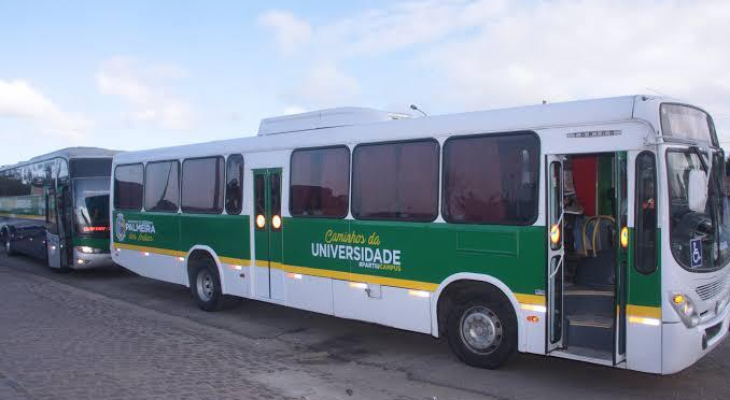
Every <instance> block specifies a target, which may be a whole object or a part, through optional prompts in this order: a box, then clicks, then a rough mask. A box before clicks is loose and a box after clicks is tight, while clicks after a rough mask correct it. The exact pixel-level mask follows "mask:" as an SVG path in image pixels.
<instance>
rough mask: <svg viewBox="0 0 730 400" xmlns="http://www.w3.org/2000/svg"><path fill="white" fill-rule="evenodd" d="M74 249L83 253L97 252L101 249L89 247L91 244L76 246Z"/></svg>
mask: <svg viewBox="0 0 730 400" xmlns="http://www.w3.org/2000/svg"><path fill="white" fill-rule="evenodd" d="M76 251H78V252H79V253H84V254H99V253H101V249H96V248H94V247H91V246H76Z"/></svg>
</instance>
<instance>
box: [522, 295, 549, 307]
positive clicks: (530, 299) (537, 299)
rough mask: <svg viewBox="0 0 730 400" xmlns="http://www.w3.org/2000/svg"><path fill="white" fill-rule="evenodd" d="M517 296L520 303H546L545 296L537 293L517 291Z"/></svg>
mask: <svg viewBox="0 0 730 400" xmlns="http://www.w3.org/2000/svg"><path fill="white" fill-rule="evenodd" d="M515 297H516V298H517V301H518V302H519V303H520V304H531V305H538V306H544V305H545V296H538V295H535V294H522V293H515Z"/></svg>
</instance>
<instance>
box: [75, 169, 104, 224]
mask: <svg viewBox="0 0 730 400" xmlns="http://www.w3.org/2000/svg"><path fill="white" fill-rule="evenodd" d="M73 187H74V225H75V228H76V234H77V235H79V236H85V237H96V238H108V237H109V178H78V179H74V182H73Z"/></svg>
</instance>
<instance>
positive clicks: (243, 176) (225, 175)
mask: <svg viewBox="0 0 730 400" xmlns="http://www.w3.org/2000/svg"><path fill="white" fill-rule="evenodd" d="M232 157H236V158H240V159H241V167H240V172H241V182H240V186H241V187H240V189H239V193H238V194H239V195H240V199H239V200H240V203H241V204H240V205H239V207H238V208H239V210H238V212H237V213H233V214H232V213H229V212H228V208H227V204H228V160H230V159H231V158H232ZM245 182H246V157H244V156H243V154H241V153H231V154H228V155H226V156H225V157H224V164H223V214H224V215H241V214H242V213H243V209H244V206H243V203H244V198H245V197H244V191H245V186H244V185H245ZM180 190H182V188H180Z"/></svg>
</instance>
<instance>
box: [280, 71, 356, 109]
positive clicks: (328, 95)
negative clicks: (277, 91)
mask: <svg viewBox="0 0 730 400" xmlns="http://www.w3.org/2000/svg"><path fill="white" fill-rule="evenodd" d="M297 82H298V84H297V85H296V86H295V88H293V89H292V90H290V91H288V92H286V93H285V94H284V96H283V97H285V99H286V101H287V102H288V103H294V104H302V105H306V106H307V107H310V108H326V107H337V106H342V105H343V104H344V103H349V102H352V101H354V100H355V99H356V98H357V96H358V95H359V94H360V84H359V83H358V81H357V80H356V79H355V78H353V77H351V76H349V75H347V74H345V73H344V72H342V71H341V70H340V69H339V68H337V67H336V66H335V65H333V64H318V65H315V66H314V67H312V68H311V69H310V70H309V71H308V72H307V73H306V75H305V76H304V77H303V78H302V79H301V80H298V81H297Z"/></svg>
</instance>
